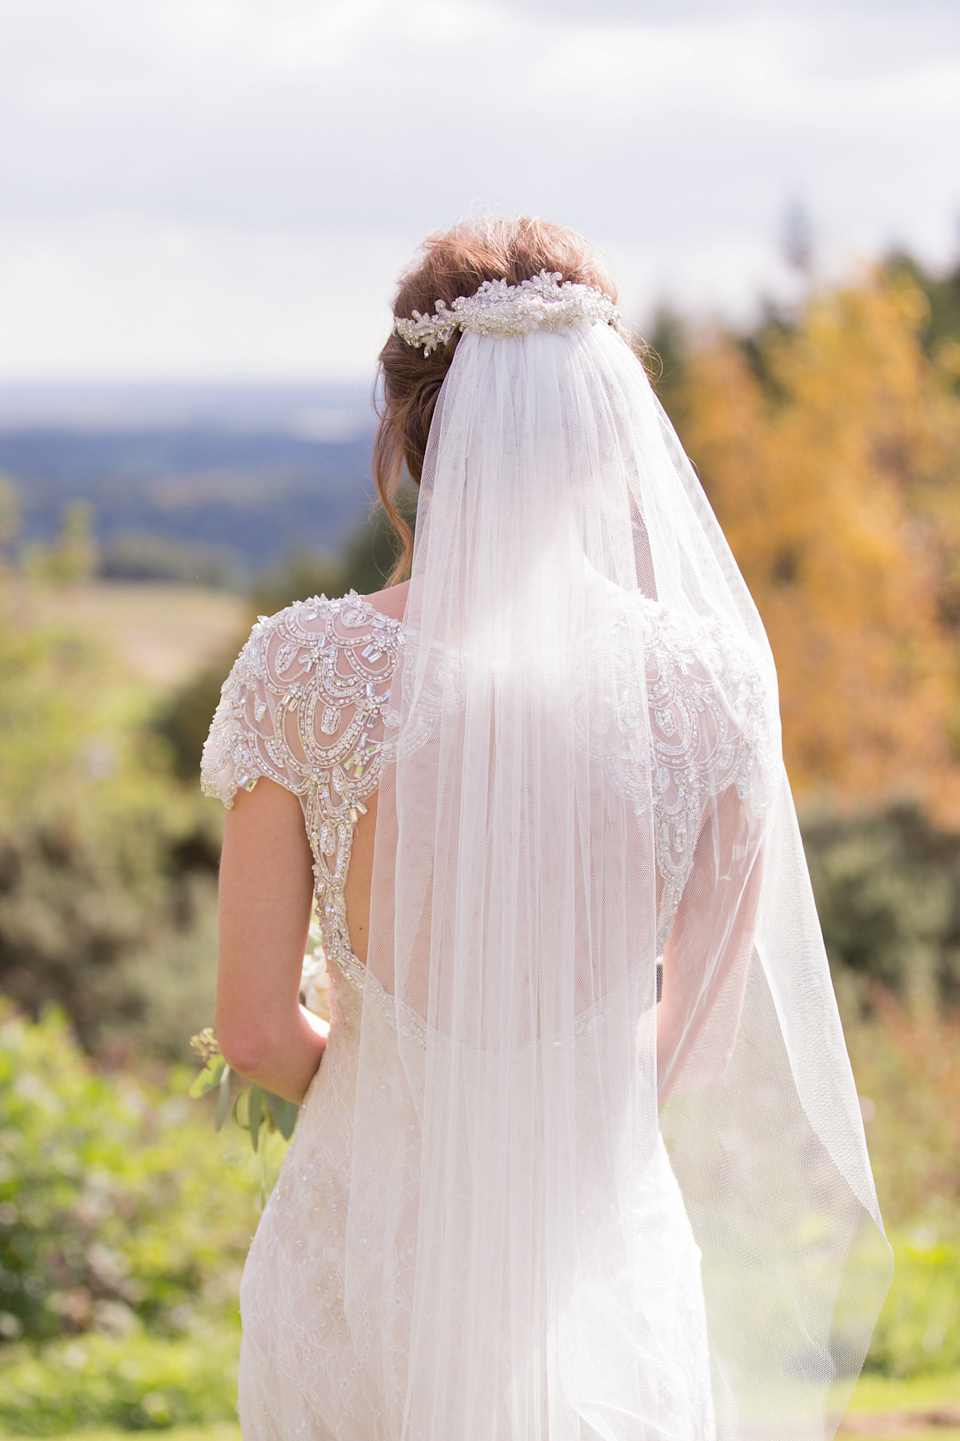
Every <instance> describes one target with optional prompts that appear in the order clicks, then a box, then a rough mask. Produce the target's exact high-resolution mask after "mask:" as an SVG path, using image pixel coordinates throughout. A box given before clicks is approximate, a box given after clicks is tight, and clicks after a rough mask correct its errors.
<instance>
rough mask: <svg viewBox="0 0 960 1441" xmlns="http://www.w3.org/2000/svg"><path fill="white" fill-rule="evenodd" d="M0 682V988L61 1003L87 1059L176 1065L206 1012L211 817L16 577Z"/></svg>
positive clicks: (5, 622) (75, 639) (0, 620)
mask: <svg viewBox="0 0 960 1441" xmlns="http://www.w3.org/2000/svg"><path fill="white" fill-rule="evenodd" d="M0 672H2V674H3V677H4V683H3V686H2V687H0V989H2V990H3V991H5V992H6V993H7V994H8V995H11V996H13V997H14V998H15V999H16V1000H17V1001H18V1002H19V1003H20V1005H22V1006H23V1007H24V1008H25V1009H26V1010H27V1011H28V1012H29V1013H30V1014H33V1015H36V1014H38V1013H39V1011H40V1010H41V1009H42V1007H43V1006H44V1005H45V1004H46V1003H47V1002H49V1001H51V1000H56V1001H57V1002H59V1003H60V1004H62V1005H64V1006H65V1007H66V1009H67V1011H68V1012H69V1015H70V1018H71V1020H72V1021H73V1023H74V1025H75V1026H76V1028H77V1031H78V1034H79V1035H80V1036H81V1038H82V1040H83V1043H84V1045H85V1046H87V1047H88V1048H89V1049H91V1050H99V1051H102V1050H103V1049H104V1047H107V1046H116V1045H117V1044H119V1043H120V1039H121V1033H125V1034H126V1035H127V1036H128V1037H129V1038H130V1044H132V1045H138V1044H142V1043H143V1042H144V1041H145V1040H147V1039H148V1038H149V1044H150V1046H151V1048H152V1049H153V1050H154V1051H155V1052H156V1053H160V1054H166V1055H170V1056H172V1055H177V1054H184V1053H185V1050H186V1044H187V1037H188V1035H189V1032H190V1030H191V1029H195V1027H196V1018H197V1014H198V1012H199V1014H200V1018H201V1019H202V1018H203V1017H204V1016H205V1015H206V1014H208V1012H209V1010H210V1008H211V1004H212V984H213V970H214V964H215V955H214V947H213V943H212V934H213V915H214V905H215V878H216V865H217V855H218V851H219V828H218V827H219V818H218V817H216V815H215V814H214V813H212V812H208V811H207V810H206V808H204V807H202V805H201V803H200V801H199V798H196V799H195V798H194V797H193V796H185V795H183V794H182V793H181V792H180V791H179V790H178V789H177V788H176V787H174V786H172V785H171V780H170V776H169V774H168V772H167V771H166V770H165V768H164V766H163V765H162V762H161V758H160V757H159V755H157V754H155V752H156V749H157V748H156V745H155V744H153V745H152V746H151V745H145V744H144V738H143V737H142V736H140V735H139V734H138V732H137V731H136V729H135V728H134V727H133V726H131V725H130V724H129V723H128V724H126V725H125V726H124V725H122V724H120V723H119V722H118V717H117V715H116V714H115V696H116V694H117V690H116V687H117V678H116V676H115V675H114V674H113V672H112V670H111V667H110V664H109V661H108V659H107V658H106V657H105V656H104V655H103V654H102V653H101V652H100V651H99V650H98V649H97V647H96V646H95V645H94V644H92V643H91V642H90V641H89V640H88V639H86V638H84V637H80V636H78V635H76V634H74V633H72V632H71V631H70V630H69V628H67V627H65V626H63V625H56V626H53V625H51V626H38V625H36V623H35V622H34V620H33V616H32V611H31V606H30V593H29V591H25V590H24V589H23V588H22V587H21V586H19V585H18V584H17V583H16V582H15V580H14V579H13V578H8V580H7V581H6V582H4V583H2V584H0ZM202 936H204V937H205V940H203V941H201V939H200V938H201V937H202ZM125 1044H126V1043H125Z"/></svg>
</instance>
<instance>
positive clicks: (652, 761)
mask: <svg viewBox="0 0 960 1441" xmlns="http://www.w3.org/2000/svg"><path fill="white" fill-rule="evenodd" d="M636 604H639V606H640V609H641V621H642V629H643V637H644V653H645V656H646V672H645V675H643V676H641V675H631V676H626V675H625V676H623V677H622V685H621V689H620V694H621V697H622V698H623V701H624V703H625V704H626V709H627V711H630V710H631V708H632V710H633V711H634V712H636V717H635V724H634V725H633V726H632V727H630V726H628V728H627V735H626V740H625V742H624V743H623V744H622V745H621V746H620V747H619V748H618V749H617V751H616V752H615V753H614V752H611V753H610V754H608V756H607V763H608V765H609V768H610V771H611V777H612V779H613V782H614V784H615V785H617V786H618V787H619V788H620V789H621V790H623V791H625V792H627V793H628V794H631V795H633V796H634V797H635V798H636V799H637V802H638V810H639V809H642V808H643V806H644V805H645V804H646V799H647V798H648V797H649V798H651V799H652V806H653V822H654V835H655V841H656V854H657V869H658V872H659V876H660V899H659V923H658V940H659V948H660V949H662V947H663V944H664V942H665V940H666V937H667V935H668V934H669V930H670V926H671V924H672V921H673V917H674V915H675V913H676V909H677V905H678V903H679V900H680V896H681V894H682V891H683V888H684V885H685V884H686V881H687V878H688V876H689V874H690V869H691V867H692V864H693V854H694V849H695V846H696V840H697V835H698V832H699V826H700V821H701V818H702V816H703V813H704V809H705V807H706V806H707V804H708V803H709V801H710V800H711V799H712V797H713V796H715V795H716V794H717V793H718V792H719V791H720V790H723V789H726V788H728V787H730V786H734V787H736V788H737V789H738V790H739V791H740V793H741V795H742V796H743V797H744V798H745V799H747V801H748V803H751V804H754V805H762V804H764V803H765V801H766V799H767V798H765V797H762V796H760V795H759V793H757V792H756V790H755V789H751V787H752V778H753V776H754V774H755V773H756V771H757V761H758V756H759V755H760V752H761V750H762V749H763V747H764V745H765V744H767V743H768V742H769V739H770V737H769V725H768V717H767V708H766V706H765V705H764V702H763V686H762V682H761V678H760V675H759V672H758V670H757V667H756V665H755V663H754V662H753V660H752V659H751V658H750V657H749V656H747V655H746V654H745V653H744V652H743V651H742V650H740V649H739V648H737V647H736V646H734V645H733V644H732V643H731V641H730V639H729V637H727V636H726V635H725V634H721V633H719V632H718V627H717V625H716V623H707V622H701V623H697V622H694V621H692V620H690V619H689V618H687V617H681V616H679V615H677V614H675V613H673V612H671V611H669V610H667V609H666V608H665V607H663V606H660V605H658V604H657V603H656V602H653V601H647V600H643V598H642V597H637V598H636V599H635V602H634V605H636ZM619 623H620V624H624V623H629V622H628V621H627V620H626V619H625V613H624V612H621V616H620V620H619ZM402 644H403V630H402V627H401V625H400V623H399V622H398V621H395V620H393V619H392V618H391V617H390V616H387V615H384V614H383V613H382V612H381V611H378V610H376V609H375V608H374V607H373V606H372V605H371V604H370V603H369V601H367V600H365V599H363V598H362V597H361V596H358V595H357V594H356V592H353V591H351V592H350V594H349V595H347V596H344V597H343V598H342V599H338V600H327V598H326V597H325V596H315V597H314V598H313V599H311V600H305V601H300V602H298V603H297V604H295V605H292V606H289V607H288V608H287V609H286V610H283V611H280V612H279V613H278V614H277V615H275V616H272V617H269V618H267V617H265V616H261V617H260V618H259V620H258V621H257V623H256V625H255V626H254V627H253V630H252V632H251V635H250V639H249V640H248V641H247V643H246V645H245V646H244V648H243V650H242V651H241V652H240V655H239V657H238V658H237V661H236V663H235V665H234V667H233V669H232V670H231V672H230V675H229V677H228V678H227V680H226V682H225V684H224V686H223V691H222V694H221V700H220V704H219V706H218V708H217V712H216V715H215V717H214V720H213V725H212V726H211V729H210V735H209V737H208V739H207V743H206V745H205V746H204V752H203V765H202V772H201V782H202V786H203V790H204V792H205V794H207V795H210V796H215V797H217V798H219V799H220V800H221V801H223V802H224V804H225V805H227V806H230V805H232V804H233V798H234V796H235V795H236V792H237V790H238V789H239V788H241V787H242V788H243V789H245V790H251V789H252V788H253V786H254V785H255V784H256V782H257V780H258V778H259V777H260V776H267V777H269V778H270V779H271V780H274V781H277V782H279V784H280V785H283V786H286V787H287V789H289V790H291V791H293V792H294V794H295V795H297V796H298V797H299V798H300V802H301V804H302V806H303V811H304V818H305V821H306V827H307V835H308V837H309V840H310V846H311V850H312V852H313V859H314V876H315V878H316V895H317V914H318V918H319V922H320V930H321V935H322V940H323V952H324V955H325V957H326V959H327V961H328V962H331V961H332V962H333V963H334V964H336V965H337V966H338V968H339V970H340V971H341V973H342V974H343V975H344V976H345V977H346V979H347V980H348V981H350V982H351V983H352V984H353V985H354V986H355V987H356V988H357V989H360V990H362V989H363V985H364V975H365V968H364V967H363V965H362V963H361V962H360V961H359V960H358V958H357V957H356V956H355V955H354V954H353V952H352V950H351V948H350V939H349V932H348V929H347V912H346V903H345V901H344V888H345V886H346V880H347V871H348V868H349V865H350V853H351V847H352V842H353V832H354V827H355V825H356V822H357V819H358V817H359V816H360V815H362V814H364V813H365V812H366V801H367V799H368V797H369V796H370V795H371V794H372V792H373V791H375V790H376V789H377V787H378V785H379V784H380V776H381V773H382V770H383V764H384V756H383V734H384V713H385V711H386V708H387V706H388V702H389V700H390V687H391V683H392V679H393V674H394V671H395V669H396V664H397V659H398V656H399V653H400V648H401V646H402ZM624 649H625V650H626V652H627V653H629V650H628V648H624ZM642 707H647V708H648V711H649V717H650V722H649V729H648V728H647V727H646V726H645V725H643V724H642V720H641V716H640V710H641V708H642ZM647 735H649V737H650V741H651V743H652V746H653V754H652V755H651V754H650V752H649V750H648V749H647V742H646V739H645V737H646V736H647ZM305 979H306V981H309V977H306V978H305Z"/></svg>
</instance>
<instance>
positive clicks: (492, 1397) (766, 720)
mask: <svg viewBox="0 0 960 1441" xmlns="http://www.w3.org/2000/svg"><path fill="white" fill-rule="evenodd" d="M614 301H615V292H614V289H613V286H612V283H611V281H610V279H609V278H608V276H607V274H606V273H605V271H604V270H603V269H602V267H601V266H600V264H599V262H598V260H597V258H596V256H595V255H594V253H593V252H592V250H591V249H590V248H589V246H588V245H587V244H586V243H585V242H584V241H583V240H582V239H581V238H580V237H579V236H578V235H576V234H574V233H573V232H572V231H569V230H565V229H561V228H559V227H557V226H553V225H547V224H545V223H543V222H541V221H537V220H530V219H521V220H516V221H488V222H483V223H479V224H471V225H463V226H460V227H458V228H457V229H455V230H453V231H451V232H449V233H447V234H437V235H433V236H431V237H430V238H429V239H428V240H427V242H426V244H425V246H424V249H423V252H422V254H421V255H420V256H419V258H418V259H417V260H416V261H415V262H414V264H413V265H412V266H411V267H410V269H409V270H408V271H407V272H406V273H405V275H404V276H403V278H402V280H401V283H400V288H399V291H398V294H397V298H396V304H395V307H394V312H395V317H396V319H395V324H394V328H393V333H392V334H391V336H390V339H389V340H388V341H387V343H386V345H385V346H384V349H383V352H382V354H381V357H380V365H381V378H382V391H383V413H382V419H381V423H380V430H379V433H378V436H377V442H376V450H375V469H376V475H377V481H378V485H379V489H380V494H381V498H382V500H383V504H384V506H385V507H386V510H387V512H388V514H389V515H390V516H391V518H393V519H394V520H397V519H398V515H397V509H396V503H395V496H396V489H397V485H398V482H399V480H400V477H401V473H402V472H403V471H404V470H406V471H407V472H408V473H409V475H410V476H411V477H412V479H413V480H414V481H415V482H416V483H417V484H418V485H419V492H420V494H419V503H418V514H417V524H416V538H415V542H414V543H413V545H412V548H411V547H410V545H409V536H408V537H407V553H406V554H405V555H404V557H402V563H406V564H408V565H409V567H410V579H409V581H407V582H403V583H401V584H396V585H393V586H391V587H389V588H388V589H387V590H384V591H381V592H379V593H378V594H376V595H371V596H366V597H361V596H358V595H356V594H353V593H351V594H350V595H348V596H346V597H344V598H343V599H340V600H327V599H325V598H324V597H322V596H321V597H314V598H313V599H310V600H304V601H302V602H299V603H298V604H296V605H293V606H290V607H289V608H288V609H286V610H284V611H281V612H280V613H279V614H278V615H275V616H273V617H271V618H269V619H266V618H261V619H260V620H259V621H258V622H257V624H256V625H255V626H254V629H253V632H252V634H251V636H250V639H249V641H248V642H247V644H246V645H245V647H244V649H243V651H242V652H241V654H240V657H239V659H238V660H237V662H236V665H235V666H234V668H233V671H232V673H231V675H230V677H229V679H228V680H227V682H226V684H225V686H224V688H223V697H222V700H221V703H220V706H219V709H218V710H217V714H216V717H215V719H214V723H213V727H212V729H211V732H210V737H209V739H208V742H207V746H206V750H205V753H204V786H205V789H206V790H207V791H208V793H210V794H212V795H216V796H219V797H220V799H221V800H223V802H224V803H225V804H226V805H227V806H228V807H230V808H231V809H230V811H229V815H228V817H227V825H226V832H225V837H224V847H223V860H222V866H221V898H222V900H221V931H220V946H221V953H220V976H219V985H218V1003H217V1029H218V1033H219V1036H220V1040H221V1044H222V1047H223V1050H224V1053H225V1055H226V1057H227V1059H228V1061H229V1062H230V1064H231V1065H233V1066H234V1067H235V1068H236V1069H237V1070H239V1071H240V1072H242V1073H243V1074H244V1075H247V1076H249V1077H251V1078H253V1079H256V1080H257V1081H260V1082H261V1083H263V1084H264V1085H266V1086H268V1087H269V1088H270V1089H271V1090H273V1091H275V1092H278V1093H279V1094H280V1095H283V1096H287V1097H289V1098H290V1099H291V1100H294V1101H297V1102H302V1109H301V1112H300V1118H299V1122H298V1125H297V1130H296V1133H295V1135H294V1138H293V1142H292V1144H291V1147H290V1150H289V1153H288V1155H287V1158H286V1161H285V1164H284V1167H283V1171H282V1173H281V1176H280V1179H279V1182H278V1184H277V1186H276V1188H275V1190H274V1192H273V1194H272V1196H271V1198H270V1200H269V1203H268V1205H267V1207H266V1209H265V1211H264V1214H263V1217H262V1220H261V1222H260V1226H259V1228H258V1230H257V1234H256V1237H255V1238H254V1242H253V1245H252V1248H251V1251H250V1256H249V1260H248V1262H247V1266H246V1270H245V1272H244V1278H243V1286H242V1291H241V1310H242V1315H243V1347H242V1355H241V1365H240V1416H241V1421H242V1426H243V1433H244V1437H245V1441H599V1438H604V1441H713V1438H722V1441H747V1438H750V1441H754V1438H755V1441H775V1438H788V1437H789V1438H811V1441H813V1438H817V1441H819V1438H822V1437H823V1436H824V1435H825V1434H831V1433H832V1430H833V1429H834V1427H835V1425H836V1420H837V1418H838V1416H839V1414H840V1413H841V1412H842V1410H843V1407H844V1405H845V1403H846V1399H847V1397H848V1396H849V1392H850V1388H851V1387H852V1384H853V1381H854V1380H855V1378H856V1375H857V1373H858V1371H859V1368H860V1364H861V1362H862V1360H863V1356H864V1354H865V1351H866V1347H867V1344H868V1342H869V1338H870V1332H871V1328H872V1324H873V1320H874V1317H875V1315H876V1310H877V1307H878V1305H879V1302H880V1300H882V1297H883V1293H884V1291H885V1289H886V1285H887V1280H888V1270H889V1265H888V1251H887V1248H886V1243H885V1241H884V1239H883V1232H882V1227H881V1222H880V1217H879V1214H878V1210H877V1204H876V1197H875V1193H874V1188H873V1182H872V1178H871V1174H870V1167H869V1162H868V1158H867V1153H866V1147H865V1143H864V1136H863V1128H862V1125H861V1122H860V1116H859V1110H858V1104H857V1096H856V1091H855V1088H854V1084H853V1078H852V1075H851V1072H850V1068H849V1064H848V1061H847V1056H846V1052H845V1049H844V1043H843V1037H842V1033H841V1030H840V1024H839V1020H838V1016H837V1010H836V1005H835V1002H834V999H833V993H832V990H831V986H830V980H829V972H828V968H827V963H826V958H825V955H824V951H823V945H822V942H821V939H820V933H819V929H818V925H817V918H816V912H815V910H814V905H813V899H812V896H811V892H810V886H809V881H808V878H807V873H806V869H805V865H804V860H803V852H802V849H801V845H800V838H799V833H798V829H797V824H796V819H795V816H794V812H793V807H792V802H791V799H790V792H789V787H788V785H787V781H786V776H785V773H784V770H783V763H782V759H781V753H780V742H779V722H778V714H777V695H776V678H775V673H774V667H773V662H772V659H771V656H770V652H769V648H768V645H767V641H766V638H765V635H764V632H763V628H762V626H761V623H760V620H759V617H758V615H757V613H756V610H755V608H754V606H753V603H752V601H751V599H750V596H749V594H748V593H747V590H746V587H745V586H744V583H743V581H742V579H741V577H740V574H739V572H738V570H737V568H736V565H735V563H734V561H733V558H732V556H731V554H730V552H729V550H728V548H727V546H726V543H725V541H724V539H723V537H722V535H721V532H720V530H719V527H718V525H717V523H716V520H715V519H714V517H713V514H712V512H711V510H710V508H709V505H708V504H707V501H706V499H705V497H704V495H703V492H702V490H701V488H700V485H699V483H698V481H697V479H696V476H695V474H694V472H693V470H692V468H691V466H690V464H689V462H688V461H687V459H686V457H685V456H684V454H683V451H682V449H681V447H680V444H679V442H678V441H677V438H676V436H675V434H674V432H673V430H672V428H671V426H670V424H669V422H668V421H667V419H666V417H665V415H664V413H663V411H662V410H661V408H660V406H659V405H658V403H657V401H656V399H655V397H654V395H653V393H652V391H651V388H650V385H649V383H648V381H647V377H646V375H645V373H644V370H643V367H642V365H641V363H640V361H639V360H638V359H637V358H636V356H635V354H634V353H633V351H632V350H631V349H630V347H629V345H628V344H627V343H626V341H625V339H624V337H623V335H622V333H621V330H620V326H619V318H618V315H617V311H616V309H615V304H614ZM314 903H315V904H316V906H317V910H318V914H319V919H320V924H321V928H322V933H323V945H324V950H325V954H326V959H327V963H328V968H329V973H330V988H331V1003H330V1004H331V1024H330V1029H329V1036H328V1037H324V1036H323V1035H320V1034H318V1032H317V1030H316V1029H315V1028H314V1026H313V1025H312V1024H311V1022H310V1019H309V1017H308V1016H307V1014H306V1012H304V1011H303V1010H302V1009H301V1008H300V1006H299V1005H298V996H299V987H300V980H301V960H302V957H303V953H304V948H305V940H306V934H307V927H308V923H309V918H310V912H311V906H312V905H313V904H314Z"/></svg>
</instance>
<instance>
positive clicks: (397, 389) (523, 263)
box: [373, 216, 617, 585]
mask: <svg viewBox="0 0 960 1441" xmlns="http://www.w3.org/2000/svg"><path fill="white" fill-rule="evenodd" d="M541 270H547V271H550V272H559V274H560V276H561V277H562V279H563V280H565V281H566V280H572V281H574V282H575V283H576V284H579V285H596V286H599V287H600V289H601V290H603V291H604V292H605V293H606V294H607V295H609V296H610V299H611V300H613V301H616V298H617V292H616V289H615V288H614V285H613V281H612V280H611V279H610V276H609V275H608V274H607V272H606V270H605V269H604V267H603V266H602V265H601V263H600V261H599V259H598V258H597V255H596V253H595V251H594V250H593V248H592V247H591V246H590V245H589V244H588V243H587V241H586V240H584V239H583V237H582V236H581V235H578V234H577V232H576V231H575V230H568V229H566V227H564V226H562V225H550V224H549V223H548V222H547V221H545V220H536V219H533V218H531V217H529V216H521V217H520V218H519V219H516V220H498V219H487V220H479V221H470V222H465V223H463V224H462V225H457V226H455V227H454V229H453V230H448V231H443V232H441V231H436V232H434V233H433V234H432V235H428V236H427V238H426V240H425V241H424V243H423V246H422V253H421V254H420V255H419V256H418V257H417V259H416V260H415V261H414V262H413V263H412V265H411V266H410V267H409V268H408V269H407V270H406V271H405V272H404V274H403V275H402V276H401V277H400V286H399V289H398V291H397V296H396V300H395V301H394V305H393V313H394V316H396V317H397V318H408V319H412V318H413V312H414V311H415V310H417V311H419V312H420V314H421V315H430V314H432V313H433V312H434V310H435V309H436V305H437V301H438V300H444V301H446V303H447V305H450V304H452V302H453V301H454V300H456V299H457V297H458V296H461V295H464V296H467V295H473V294H474V293H475V292H476V291H477V290H479V288H480V286H481V285H482V283H483V282H484V281H485V280H506V281H507V282H508V284H510V285H519V284H520V282H521V281H522V280H532V279H533V277H534V276H536V275H539V274H540V271H541ZM459 341H460V331H459V330H455V331H454V333H453V335H452V336H451V338H450V339H449V340H448V341H447V342H446V344H445V345H441V346H440V347H439V348H438V349H437V350H435V351H433V352H432V353H431V354H430V355H426V356H425V355H424V353H423V350H422V349H421V348H417V347H415V346H412V345H408V344H407V342H406V341H405V340H402V339H401V338H400V336H399V335H396V334H392V335H391V336H390V338H389V340H388V341H387V343H386V345H385V346H384V347H383V349H382V350H381V352H380V361H379V378H380V382H381V383H380V386H379V391H380V395H381V397H382V399H381V407H382V408H381V412H380V425H379V428H378V430H377V436H376V440H375V442H374V448H373V474H374V478H375V480H376V483H377V490H378V492H379V495H380V501H381V503H382V505H383V508H384V510H385V511H386V513H387V516H388V518H389V520H390V523H391V525H392V526H393V529H394V531H395V532H396V535H397V540H398V542H399V554H398V556H397V562H396V565H395V566H394V568H393V571H392V573H391V575H390V577H389V580H388V584H390V585H394V584H396V582H397V581H398V580H401V579H402V578H403V576H404V575H405V574H406V573H407V571H408V570H409V566H410V560H411V557H412V554H413V532H412V531H411V529H410V526H409V524H408V522H407V520H406V518H405V516H404V515H403V513H402V511H401V510H400V509H399V507H398V505H397V490H398V487H399V486H400V482H401V480H402V478H403V472H404V470H406V472H407V474H408V475H409V476H410V479H411V480H412V481H413V482H414V484H415V485H419V484H420V475H421V471H422V470H423V457H424V453H425V451H426V448H427V436H428V435H429V433H430V421H431V419H432V418H433V411H434V407H435V405H436V403H437V396H438V395H439V393H440V387H441V385H442V384H443V382H444V379H445V377H446V374H447V371H448V370H449V369H450V363H451V361H452V360H453V355H454V351H455V350H456V348H457V345H458V344H459Z"/></svg>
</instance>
